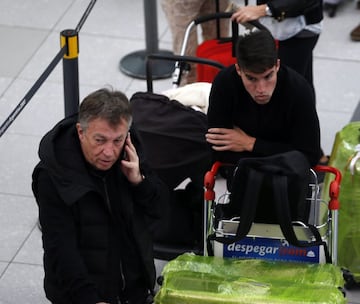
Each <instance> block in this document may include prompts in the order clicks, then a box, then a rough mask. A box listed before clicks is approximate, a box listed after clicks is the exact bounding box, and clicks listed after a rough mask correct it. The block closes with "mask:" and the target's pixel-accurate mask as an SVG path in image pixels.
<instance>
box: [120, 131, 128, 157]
mask: <svg viewBox="0 0 360 304" xmlns="http://www.w3.org/2000/svg"><path fill="white" fill-rule="evenodd" d="M128 134H129V133H128ZM128 136H129V135H126V137H125V141H124V145H123V148H122V150H121V152H120V157H119V158H120V159H126V151H125V147H126V140H127V138H128Z"/></svg>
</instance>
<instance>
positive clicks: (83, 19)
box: [75, 0, 96, 33]
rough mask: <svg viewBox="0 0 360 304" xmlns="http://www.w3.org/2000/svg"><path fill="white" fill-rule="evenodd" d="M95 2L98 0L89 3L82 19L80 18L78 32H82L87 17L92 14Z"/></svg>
mask: <svg viewBox="0 0 360 304" xmlns="http://www.w3.org/2000/svg"><path fill="white" fill-rule="evenodd" d="M95 3H96V0H92V1H91V2H90V3H89V5H88V7H87V9H86V11H85V13H84V14H83V16H82V17H81V19H80V21H79V24H78V25H77V27H76V29H75V31H76V33H78V32H80V30H81V28H82V26H83V25H84V23H85V20H86V19H87V17H88V16H89V14H90V12H91V10H92V9H93V7H94V5H95Z"/></svg>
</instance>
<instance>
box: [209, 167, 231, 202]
mask: <svg viewBox="0 0 360 304" xmlns="http://www.w3.org/2000/svg"><path fill="white" fill-rule="evenodd" d="M225 165H226V164H224V163H221V162H219V161H217V162H215V163H214V164H213V165H212V167H211V169H210V171H208V172H206V174H205V177H204V187H205V193H204V197H205V200H206V201H213V200H215V191H214V187H215V177H216V175H217V173H218V171H219V168H220V167H222V166H225Z"/></svg>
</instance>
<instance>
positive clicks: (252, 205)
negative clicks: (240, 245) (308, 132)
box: [211, 151, 326, 247]
mask: <svg viewBox="0 0 360 304" xmlns="http://www.w3.org/2000/svg"><path fill="white" fill-rule="evenodd" d="M309 179H310V164H309V162H308V160H307V158H306V157H305V156H304V155H303V154H302V153H301V152H299V151H289V152H285V153H281V154H276V155H273V156H268V157H255V158H243V159H240V161H239V162H238V164H237V166H236V168H235V170H234V173H233V178H232V180H231V183H230V189H229V190H230V192H231V194H230V202H229V204H225V205H218V206H220V208H221V212H219V211H217V214H221V216H222V217H223V218H228V219H230V218H232V217H240V222H239V225H238V229H237V233H236V235H235V236H234V237H215V236H212V237H211V239H215V240H217V241H219V242H221V243H225V244H231V243H234V242H237V241H239V240H241V239H242V238H244V237H245V236H246V235H247V234H248V232H249V230H250V228H251V225H252V223H253V222H257V223H270V224H279V225H280V228H281V230H282V232H283V235H284V237H285V238H286V239H287V240H288V241H289V243H290V244H292V245H294V246H298V247H308V246H314V245H324V246H326V244H324V242H323V241H322V240H321V237H320V234H319V233H318V231H317V229H316V228H315V227H314V226H311V225H308V227H309V228H310V229H311V231H312V233H313V235H314V236H315V239H316V240H315V241H313V242H308V243H304V242H299V241H298V239H297V237H296V235H295V232H294V229H293V225H292V222H293V221H302V222H303V223H305V224H306V223H307V220H308V213H309V206H308V204H307V203H306V196H307V192H308V187H309Z"/></svg>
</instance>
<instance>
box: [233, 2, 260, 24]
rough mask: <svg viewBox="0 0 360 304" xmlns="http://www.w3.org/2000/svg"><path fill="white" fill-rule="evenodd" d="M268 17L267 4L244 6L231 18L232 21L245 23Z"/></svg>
mask: <svg viewBox="0 0 360 304" xmlns="http://www.w3.org/2000/svg"><path fill="white" fill-rule="evenodd" d="M264 16H266V4H262V5H248V6H242V7H239V8H238V9H237V11H236V12H235V13H234V14H233V15H232V16H231V20H232V21H236V22H237V23H245V22H248V21H253V20H257V19H259V18H260V17H264Z"/></svg>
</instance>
